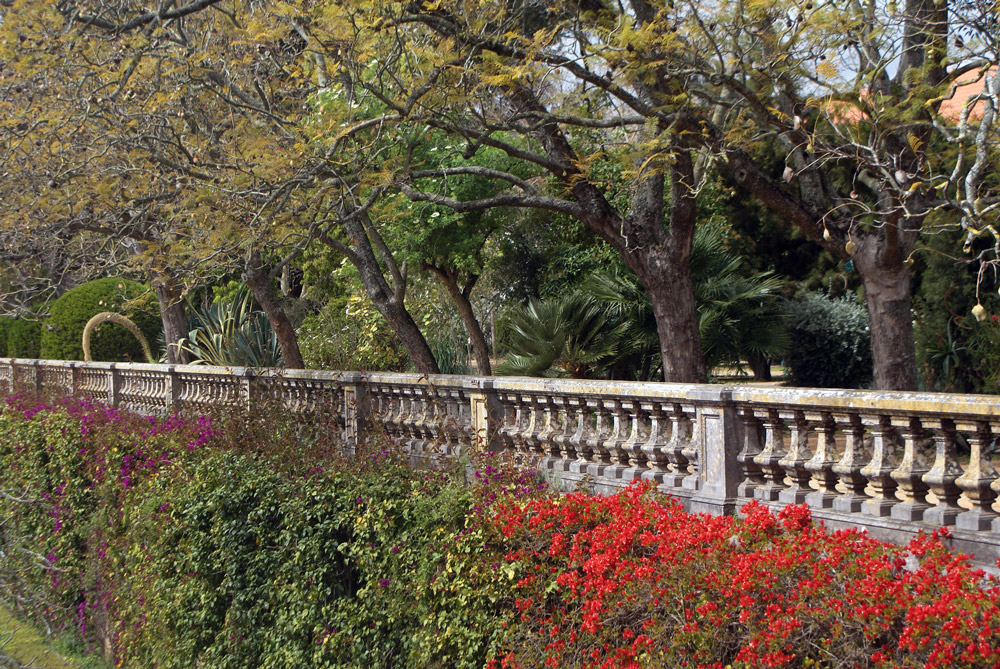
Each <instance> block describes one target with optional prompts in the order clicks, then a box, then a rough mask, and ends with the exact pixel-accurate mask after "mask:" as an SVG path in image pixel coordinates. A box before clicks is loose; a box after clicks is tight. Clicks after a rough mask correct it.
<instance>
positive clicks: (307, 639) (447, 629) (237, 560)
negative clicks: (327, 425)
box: [0, 402, 512, 669]
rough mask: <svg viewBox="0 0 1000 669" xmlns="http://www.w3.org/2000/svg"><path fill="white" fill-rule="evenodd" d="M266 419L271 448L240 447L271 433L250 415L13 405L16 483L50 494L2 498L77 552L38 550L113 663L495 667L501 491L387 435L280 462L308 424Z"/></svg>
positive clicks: (4, 431) (31, 534)
mask: <svg viewBox="0 0 1000 669" xmlns="http://www.w3.org/2000/svg"><path fill="white" fill-rule="evenodd" d="M267 422H268V427H269V428H270V430H271V438H272V442H271V443H270V444H269V445H268V446H267V447H265V449H266V448H270V449H272V453H271V454H270V455H267V454H264V453H262V452H260V450H261V449H260V447H257V451H258V452H253V453H251V452H246V451H243V450H242V449H241V445H246V444H250V443H254V442H255V441H256V440H257V438H258V436H259V435H248V434H246V433H245V432H244V433H241V432H240V429H241V428H240V427H239V426H238V423H239V421H238V420H237V421H234V423H233V424H232V425H231V426H229V427H231V428H232V429H229V428H228V427H227V429H226V430H224V431H223V430H217V429H213V428H212V427H211V425H210V423H209V422H208V421H207V420H206V419H200V420H198V421H193V420H186V419H182V418H178V417H169V418H166V419H162V420H159V421H151V420H148V419H145V418H141V417H136V416H131V415H129V414H126V413H123V412H119V411H116V410H106V409H104V408H103V407H101V406H96V405H90V404H88V403H85V402H73V403H69V404H67V405H64V406H59V407H54V408H45V409H39V408H38V407H35V406H34V403H27V404H25V405H23V406H19V407H17V409H16V410H12V409H8V410H6V411H4V412H3V413H0V488H2V489H17V490H31V491H34V492H35V493H36V494H39V495H40V496H42V497H44V498H45V500H46V503H45V504H42V505H29V506H24V507H22V508H17V505H16V504H14V503H13V502H12V501H11V500H9V499H0V513H2V514H3V515H2V517H4V518H7V517H9V516H11V515H13V516H14V519H15V520H13V521H11V522H9V523H8V524H7V525H6V526H5V532H7V533H8V534H7V536H24V537H25V538H26V540H27V541H28V543H29V545H30V546H31V547H32V549H33V550H37V551H39V552H40V553H41V554H43V555H47V556H49V559H51V560H52V562H53V565H54V566H55V567H56V568H58V569H60V570H63V571H61V572H58V573H57V574H55V575H53V574H52V573H48V572H46V570H44V569H42V568H41V567H40V566H39V565H38V564H37V563H35V562H31V561H30V560H29V561H28V562H27V564H26V565H24V567H25V570H26V571H28V572H30V573H31V578H30V579H29V582H30V584H31V586H32V587H33V588H35V589H36V590H41V591H44V592H46V593H47V596H48V598H49V599H50V600H52V601H53V602H54V604H55V606H53V607H52V617H53V618H54V620H53V622H54V623H55V624H56V625H57V626H59V625H65V624H67V621H72V624H74V625H76V626H77V627H78V628H79V631H80V632H81V633H82V635H83V637H84V640H85V643H86V644H88V645H93V646H96V647H98V648H101V647H105V646H110V647H111V648H113V652H114V655H115V657H114V658H110V659H113V660H114V661H115V662H116V666H119V665H122V666H129V667H152V666H157V667H161V668H168V667H177V668H182V667H183V668H187V667H193V666H206V667H213V668H219V669H223V668H226V667H231V668H233V669H243V668H245V667H274V668H278V667H281V668H284V667H299V666H301V667H359V666H365V667H404V666H413V667H425V666H455V667H468V668H472V667H481V666H483V664H484V663H485V661H486V659H487V657H488V655H489V652H490V649H491V648H494V646H495V645H496V643H498V640H499V638H500V634H501V633H502V631H503V627H502V623H503V621H505V620H508V619H510V618H511V615H512V614H511V613H509V612H510V611H512V607H511V606H510V601H508V600H507V599H505V597H506V596H507V595H506V592H507V591H508V590H509V581H507V579H502V580H497V579H496V574H495V569H494V565H495V564H497V563H499V562H501V561H502V559H503V558H502V556H503V546H502V545H501V542H502V539H501V537H500V534H499V532H497V531H496V530H495V529H493V528H491V527H490V526H489V525H488V524H487V523H484V522H481V515H477V513H476V512H475V509H476V508H479V509H483V508H485V506H486V504H487V502H486V501H484V499H483V495H485V494H492V492H491V491H490V490H488V489H487V488H486V487H485V486H475V487H469V486H465V485H457V484H454V483H453V482H451V480H450V479H449V478H448V477H447V476H443V475H440V474H430V473H416V472H413V471H411V470H409V469H407V468H406V467H404V466H401V465H397V464H395V463H394V462H393V461H391V460H387V459H386V456H385V454H375V456H374V458H372V457H367V456H366V457H364V458H361V460H360V461H358V462H359V464H357V465H355V466H353V467H352V468H348V467H346V466H345V467H344V468H339V469H336V470H331V469H328V468H327V467H329V465H330V458H329V455H326V456H324V458H323V459H322V462H323V463H324V465H319V464H317V463H318V462H320V460H315V461H312V460H307V459H302V460H297V461H296V462H294V463H291V464H288V463H285V464H282V459H283V458H284V459H287V458H289V457H296V456H290V455H289V454H290V453H295V452H296V451H295V450H293V449H291V448H285V447H284V446H282V445H281V444H275V443H274V441H275V440H279V441H280V437H281V435H282V434H287V435H288V437H289V438H290V439H294V438H295V434H294V431H291V432H288V433H285V432H284V431H283V430H282V429H281V428H280V426H279V425H278V422H276V420H272V419H268V421H267ZM81 426H83V430H81V429H80V427H81ZM82 432H86V434H83V433H82ZM257 443H260V442H257ZM285 446H287V444H286V445H285ZM494 652H495V649H494Z"/></svg>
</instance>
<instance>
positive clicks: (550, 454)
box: [0, 359, 1000, 562]
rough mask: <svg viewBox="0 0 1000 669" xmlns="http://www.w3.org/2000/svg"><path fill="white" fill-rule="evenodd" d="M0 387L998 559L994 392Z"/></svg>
mask: <svg viewBox="0 0 1000 669" xmlns="http://www.w3.org/2000/svg"><path fill="white" fill-rule="evenodd" d="M15 390H27V391H33V392H45V393H50V394H51V393H66V394H75V395H78V396H84V397H90V398H94V399H98V400H101V401H103V402H106V403H109V404H112V405H118V406H122V407H125V408H128V409H131V410H134V411H139V412H143V413H156V412H164V411H169V410H174V409H179V408H185V407H191V408H195V409H197V408H198V407H201V406H207V405H216V406H218V405H225V406H242V407H244V408H246V409H248V410H253V407H254V405H255V403H257V402H265V401H268V402H277V403H280V406H282V407H284V408H285V409H286V410H288V411H291V412H295V413H298V414H303V415H308V414H309V413H310V412H312V411H315V410H317V409H318V408H320V407H324V408H326V410H327V411H328V412H329V410H330V409H332V410H333V413H334V414H335V415H336V416H337V421H336V422H335V425H336V429H338V430H341V431H342V435H343V440H344V443H345V444H346V445H347V446H348V447H353V446H354V445H355V444H357V443H358V441H359V440H360V439H362V438H363V435H364V434H365V432H366V430H375V431H379V432H381V433H383V434H385V435H386V436H387V437H388V438H390V439H392V440H393V441H394V442H395V443H397V444H399V445H401V446H402V447H403V448H404V449H405V450H406V452H407V453H408V454H409V456H410V457H411V459H412V460H413V461H414V462H418V463H424V464H433V463H437V462H440V461H441V460H443V459H449V458H454V457H457V456H458V455H459V454H461V453H462V452H463V451H466V450H468V449H470V448H471V449H475V450H480V451H482V450H508V451H511V452H513V453H514V454H515V455H516V456H517V457H518V458H519V459H520V461H522V462H525V463H531V464H532V465H533V466H536V467H538V468H539V469H540V470H542V471H543V472H544V473H545V475H546V476H547V477H548V478H549V479H550V480H551V481H552V482H553V483H555V484H556V485H559V486H560V487H562V488H563V489H567V490H568V489H574V488H577V487H581V486H585V487H587V488H588V489H590V490H593V491H596V492H601V493H608V492H613V491H614V490H616V489H619V488H621V487H624V486H626V485H628V484H629V483H631V482H632V481H634V480H637V479H642V480H648V481H652V482H654V483H655V484H656V485H657V486H658V487H659V489H660V490H662V491H664V492H666V493H669V494H671V495H674V496H676V497H677V498H678V499H680V500H681V501H682V502H683V503H684V505H685V506H686V507H687V508H688V509H690V510H691V511H697V512H708V513H714V514H722V513H733V512H735V511H736V510H737V509H738V508H739V507H740V506H742V505H743V504H744V503H746V502H747V501H748V500H751V499H755V500H758V501H759V502H761V503H763V504H767V505H770V506H772V507H775V508H777V507H779V506H782V505H785V504H802V503H804V504H808V505H809V507H810V508H811V509H812V511H813V515H814V517H817V518H820V519H822V520H824V521H825V522H826V523H827V524H828V525H830V526H831V527H835V528H836V527H849V526H853V527H862V528H865V529H866V530H867V531H869V532H871V533H872V534H873V535H876V536H878V537H880V538H883V539H888V540H892V541H897V542H904V541H906V540H908V539H909V538H910V537H912V536H913V535H914V534H915V533H916V532H918V531H920V530H928V529H932V528H934V527H938V526H942V525H944V526H948V527H950V528H951V530H952V534H953V537H954V542H955V546H956V548H958V549H960V550H963V551H966V552H970V553H972V554H973V555H975V556H976V557H977V558H978V559H980V560H983V561H988V562H995V561H996V559H997V558H998V557H1000V515H998V512H997V511H998V508H1000V505H998V495H1000V474H998V472H997V470H996V469H995V468H994V465H993V459H994V451H995V446H996V442H997V437H998V436H1000V397H990V396H977V395H944V394H932V393H903V392H880V391H849V390H817V389H793V388H771V387H750V386H725V385H683V384H668V383H630V382H617V381H616V382H610V381H581V380H556V379H527V378H513V377H489V378H484V377H467V376H431V377H427V376H419V375H415V374H383V373H359V372H325V371H308V370H251V369H245V368H225V367H207V366H200V365H198V366H195V365H187V366H180V365H178V366H170V365H146V364H128V363H83V362H60V361H38V360H11V359H0V391H8V392H13V391H15Z"/></svg>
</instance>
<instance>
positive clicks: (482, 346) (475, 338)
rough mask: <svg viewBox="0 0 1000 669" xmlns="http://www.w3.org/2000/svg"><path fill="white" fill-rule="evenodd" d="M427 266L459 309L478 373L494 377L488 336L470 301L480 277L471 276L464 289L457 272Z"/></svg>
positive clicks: (445, 268)
mask: <svg viewBox="0 0 1000 669" xmlns="http://www.w3.org/2000/svg"><path fill="white" fill-rule="evenodd" d="M425 266H426V267H427V269H429V270H431V271H432V272H434V273H435V274H437V275H438V277H439V278H440V279H441V281H442V282H443V283H444V285H445V287H446V288H447V289H448V294H449V295H451V299H452V301H453V302H454V303H455V307H456V308H457V309H458V315H459V317H460V318H461V319H462V324H463V325H464V326H465V331H466V332H467V333H468V334H469V340H470V341H471V342H472V353H473V355H474V356H475V358H476V371H477V372H478V374H479V375H480V376H492V375H493V367H492V365H491V364H490V349H489V346H488V345H487V344H486V335H485V334H483V328H482V326H480V325H479V319H478V318H476V313H475V311H473V309H472V302H471V301H470V300H469V295H470V293H471V292H472V287H473V286H474V285H475V283H476V280H477V279H478V278H479V277H478V276H476V275H475V274H473V275H471V276H470V277H469V280H468V282H467V283H466V285H465V287H464V288H463V287H461V286H459V285H458V279H457V278H456V276H455V272H454V271H452V270H451V269H450V268H447V267H438V266H435V265H430V264H427V265H425Z"/></svg>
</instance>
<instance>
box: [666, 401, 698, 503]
mask: <svg viewBox="0 0 1000 669" xmlns="http://www.w3.org/2000/svg"><path fill="white" fill-rule="evenodd" d="M669 418H670V440H669V441H667V443H666V445H664V447H663V454H664V455H665V456H666V458H667V461H668V462H669V463H670V470H669V471H668V472H667V474H666V475H665V476H664V478H663V485H664V486H665V487H666V488H680V487H681V486H682V485H683V484H684V477H686V476H687V467H688V459H687V456H686V455H684V447H685V446H686V445H687V444H688V443H689V442H690V441H691V422H690V421H689V420H688V417H687V416H686V415H685V414H684V410H683V409H682V408H681V405H679V404H671V405H670V414H669Z"/></svg>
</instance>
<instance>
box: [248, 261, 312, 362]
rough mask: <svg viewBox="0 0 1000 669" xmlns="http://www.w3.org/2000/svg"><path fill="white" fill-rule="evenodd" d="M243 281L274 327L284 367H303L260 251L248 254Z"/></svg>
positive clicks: (300, 356)
mask: <svg viewBox="0 0 1000 669" xmlns="http://www.w3.org/2000/svg"><path fill="white" fill-rule="evenodd" d="M243 281H244V282H246V284H247V286H248V287H249V288H250V292H252V293H253V297H254V299H255V300H257V304H259V305H260V308H261V309H263V310H264V315H266V316H267V320H268V321H269V322H270V323H271V327H272V328H274V333H275V335H276V336H277V337H278V346H280V347H281V358H282V362H283V363H284V365H285V368H286V369H305V364H304V363H303V362H302V352H301V351H300V350H299V340H298V337H297V336H296V334H295V328H294V327H292V322H291V321H290V320H288V314H286V313H285V309H284V308H283V307H282V306H281V302H280V301H279V300H278V294H277V292H276V291H275V290H274V286H272V285H271V275H270V274H269V273H268V272H267V271H265V270H264V268H263V267H262V264H261V259H260V253H258V252H257V251H254V252H253V253H251V254H250V264H249V266H248V268H247V270H246V271H245V272H243Z"/></svg>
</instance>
